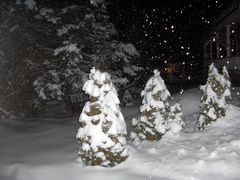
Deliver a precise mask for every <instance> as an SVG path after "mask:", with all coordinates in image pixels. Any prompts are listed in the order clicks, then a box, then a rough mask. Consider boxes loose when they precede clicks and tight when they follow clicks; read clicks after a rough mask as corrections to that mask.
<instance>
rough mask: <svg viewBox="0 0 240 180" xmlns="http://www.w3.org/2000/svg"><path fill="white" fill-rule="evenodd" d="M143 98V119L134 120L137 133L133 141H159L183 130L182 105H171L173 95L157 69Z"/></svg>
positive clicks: (133, 136) (143, 93)
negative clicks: (168, 132) (165, 135)
mask: <svg viewBox="0 0 240 180" xmlns="http://www.w3.org/2000/svg"><path fill="white" fill-rule="evenodd" d="M141 96H142V97H143V101H142V103H143V104H142V106H141V108H140V112H141V117H140V118H138V119H136V118H134V119H133V120H132V126H133V127H134V129H135V133H136V134H135V133H132V135H131V136H132V138H133V139H140V140H149V141H157V140H160V139H161V137H162V136H163V135H164V134H165V133H166V132H167V131H172V132H174V133H176V132H178V131H180V130H181V129H182V125H183V121H182V119H181V116H182V113H181V108H180V105H179V104H175V105H173V106H170V105H169V102H168V98H169V97H170V96H171V95H170V93H169V91H168V89H167V87H166V85H165V83H164V81H163V79H162V78H161V76H160V72H159V71H158V70H157V69H155V70H154V75H153V77H151V78H150V79H149V80H148V82H147V84H146V86H145V88H144V90H143V91H142V93H141Z"/></svg>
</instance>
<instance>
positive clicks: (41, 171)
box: [0, 88, 240, 180]
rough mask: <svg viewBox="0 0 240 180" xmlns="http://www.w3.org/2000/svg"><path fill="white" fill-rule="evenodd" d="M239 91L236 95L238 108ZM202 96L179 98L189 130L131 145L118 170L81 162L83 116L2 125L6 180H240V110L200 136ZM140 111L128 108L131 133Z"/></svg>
mask: <svg viewBox="0 0 240 180" xmlns="http://www.w3.org/2000/svg"><path fill="white" fill-rule="evenodd" d="M238 92H239V88H235V89H234V91H233V95H234V97H233V104H235V105H240V98H239V95H238V94H237V93H238ZM200 96H201V93H200V92H199V91H198V90H197V89H192V90H188V91H185V92H184V93H183V94H182V95H181V94H180V95H176V96H175V97H174V99H175V100H176V101H179V102H180V103H182V105H183V113H184V115H185V117H184V119H185V121H186V124H187V125H186V127H185V129H184V131H183V132H181V133H180V134H179V135H178V136H177V137H172V136H168V137H164V138H163V139H162V140H161V141H159V142H154V143H151V142H143V143H141V144H132V143H131V142H129V143H128V144H129V145H128V146H129V149H130V157H129V158H128V159H127V161H126V162H124V163H122V164H120V165H118V166H116V167H114V168H102V167H85V166H84V165H83V164H82V163H81V161H80V160H77V155H76V149H77V143H76V140H75V135H76V133H77V129H78V128H79V124H78V122H77V118H68V119H67V118H66V119H61V121H59V120H57V121H55V119H54V118H52V119H49V118H48V119H41V121H36V120H35V121H33V122H27V121H21V122H19V121H13V120H11V121H9V122H7V121H2V122H1V123H0V137H1V138H0V180H68V179H71V180H93V179H94V180H95V179H98V180H125V179H126V180H146V179H158V180H178V179H182V180H187V179H189V180H213V179H214V180H226V179H227V180H239V179H240V171H239V168H240V131H239V129H240V108H239V107H236V106H231V107H230V110H229V112H228V113H227V116H226V117H225V118H221V119H219V120H218V121H217V122H216V123H214V124H213V125H212V126H211V127H210V128H208V129H206V130H204V131H201V132H195V131H193V129H194V126H195V120H196V119H197V116H198V115H197V113H198V111H199V101H200ZM138 108H139V107H137V106H134V107H127V108H123V109H122V110H123V115H124V116H125V119H126V121H127V124H128V129H129V130H130V126H129V124H130V120H131V118H132V117H137V116H139V112H138ZM56 122H57V123H56Z"/></svg>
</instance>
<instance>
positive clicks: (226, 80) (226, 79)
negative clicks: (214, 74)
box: [222, 66, 232, 104]
mask: <svg viewBox="0 0 240 180" xmlns="http://www.w3.org/2000/svg"><path fill="white" fill-rule="evenodd" d="M222 75H223V77H224V80H223V81H224V93H223V96H224V98H225V100H226V102H227V104H229V103H230V101H231V99H232V98H231V81H230V76H229V73H228V71H227V68H226V66H223V69H222Z"/></svg>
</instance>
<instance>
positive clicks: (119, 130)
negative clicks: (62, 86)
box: [76, 68, 128, 166]
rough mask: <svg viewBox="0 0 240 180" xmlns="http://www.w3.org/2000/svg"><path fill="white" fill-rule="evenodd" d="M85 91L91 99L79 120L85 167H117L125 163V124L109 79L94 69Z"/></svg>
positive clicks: (81, 150) (108, 76)
mask: <svg viewBox="0 0 240 180" xmlns="http://www.w3.org/2000/svg"><path fill="white" fill-rule="evenodd" d="M83 90H84V91H85V93H86V94H88V95H89V96H90V101H88V102H87V103H86V104H85V106H84V108H83V110H82V113H81V115H80V117H79V122H80V125H81V126H80V128H79V130H78V133H77V136H76V138H77V139H78V142H79V150H78V154H79V155H80V157H81V159H82V160H83V162H84V163H85V164H86V165H92V166H94V165H100V166H115V165H116V164H118V163H121V162H122V161H124V160H126V158H127V157H128V149H127V148H126V139H125V135H126V133H127V131H126V124H125V121H124V118H123V115H122V113H121V110H120V107H119V103H120V101H119V99H118V95H117V91H116V89H115V88H114V86H113V84H112V81H111V79H110V75H109V74H108V73H106V72H101V71H100V70H97V69H95V68H92V69H91V72H90V74H89V80H88V81H87V82H86V83H85V84H84V86H83Z"/></svg>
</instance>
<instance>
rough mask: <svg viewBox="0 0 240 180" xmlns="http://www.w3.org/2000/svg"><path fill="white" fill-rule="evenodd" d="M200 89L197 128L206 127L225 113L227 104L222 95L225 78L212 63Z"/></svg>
mask: <svg viewBox="0 0 240 180" xmlns="http://www.w3.org/2000/svg"><path fill="white" fill-rule="evenodd" d="M200 89H201V90H202V92H203V96H202V98H201V105H200V108H201V112H200V117H199V119H198V124H197V128H198V129H199V130H201V129H204V128H206V127H207V126H209V125H210V124H211V122H212V121H216V120H217V118H220V117H222V116H225V113H226V107H227V106H226V101H225V97H224V96H223V94H224V92H225V89H226V87H225V80H224V77H223V76H222V75H221V74H219V72H218V70H217V68H216V67H215V66H214V64H213V63H212V64H211V65H210V66H209V69H208V79H207V82H206V84H205V85H203V86H201V87H200Z"/></svg>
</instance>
